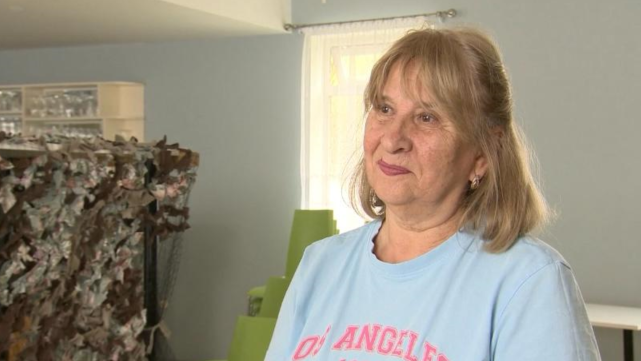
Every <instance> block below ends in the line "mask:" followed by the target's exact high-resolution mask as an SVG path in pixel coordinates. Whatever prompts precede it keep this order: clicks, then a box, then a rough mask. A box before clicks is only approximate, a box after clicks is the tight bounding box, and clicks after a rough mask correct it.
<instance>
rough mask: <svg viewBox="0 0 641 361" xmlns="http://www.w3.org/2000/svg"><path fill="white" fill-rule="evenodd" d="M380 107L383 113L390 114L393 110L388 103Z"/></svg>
mask: <svg viewBox="0 0 641 361" xmlns="http://www.w3.org/2000/svg"><path fill="white" fill-rule="evenodd" d="M378 109H379V111H380V112H381V113H383V114H388V113H390V112H391V111H392V108H390V107H388V106H387V105H381V106H380V107H379V108H378Z"/></svg>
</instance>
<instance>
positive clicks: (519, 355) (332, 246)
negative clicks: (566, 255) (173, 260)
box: [265, 221, 600, 361]
mask: <svg viewBox="0 0 641 361" xmlns="http://www.w3.org/2000/svg"><path fill="white" fill-rule="evenodd" d="M380 226H381V222H380V221H374V222H371V223H369V224H368V225H366V226H364V227H361V228H359V229H357V230H354V231H351V232H347V233H344V234H341V235H337V236H333V237H330V238H327V239H324V240H321V241H319V242H316V243H314V244H312V245H311V246H309V247H308V248H307V250H306V251H305V254H304V256H303V259H302V260H301V263H300V265H299V267H298V270H297V271H296V274H295V276H294V278H293V280H292V283H291V286H290V288H289V290H288V291H287V295H286V297H285V300H284V301H283V305H282V308H281V311H280V315H279V317H278V322H277V324H276V329H275V331H274V336H273V338H272V341H271V345H270V347H269V351H268V352H267V356H266V359H265V360H266V361H286V360H292V361H298V360H309V361H312V360H318V361H383V360H386V361H390V360H405V361H528V360H532V361H534V360H536V361H593V360H600V356H599V352H598V348H597V344H596V341H595V338H594V333H593V330H592V327H591V325H590V323H589V321H588V318H587V314H586V311H585V306H584V303H583V299H582V296H581V293H580V291H579V288H578V286H577V283H576V281H575V279H574V276H573V274H572V271H571V269H570V267H569V266H568V265H567V263H566V261H565V260H564V259H563V258H562V257H561V255H559V254H558V253H557V252H556V251H555V250H554V249H553V248H551V247H550V246H548V245H546V244H545V243H543V242H541V241H539V240H536V239H532V238H522V239H519V240H518V241H517V242H516V244H515V245H514V246H513V247H511V248H510V249H509V250H508V251H506V252H504V253H500V254H491V253H488V252H486V251H484V250H483V243H484V241H482V240H480V239H478V238H477V237H475V236H474V235H472V234H470V233H467V232H464V231H460V232H458V233H456V234H454V235H453V236H452V237H450V238H449V239H448V240H447V241H445V242H444V243H442V244H441V245H439V246H438V247H437V248H435V249H433V250H431V251H429V252H428V253H426V254H423V255H421V256H419V257H417V258H414V259H412V260H409V261H406V262H402V263H397V264H390V263H385V262H382V261H380V260H379V259H377V258H376V256H375V255H374V254H373V253H372V249H373V245H374V244H373V239H374V237H375V236H376V234H377V232H378V230H379V228H380Z"/></svg>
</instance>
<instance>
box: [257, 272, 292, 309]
mask: <svg viewBox="0 0 641 361" xmlns="http://www.w3.org/2000/svg"><path fill="white" fill-rule="evenodd" d="M290 282H291V278H287V277H270V278H269V280H267V285H266V286H265V294H264V296H263V300H262V302H261V306H260V311H259V312H258V316H259V317H272V318H276V317H278V312H279V311H280V305H281V304H282V303H283V299H284V298H285V293H286V292H287V288H288V287H289V283H290Z"/></svg>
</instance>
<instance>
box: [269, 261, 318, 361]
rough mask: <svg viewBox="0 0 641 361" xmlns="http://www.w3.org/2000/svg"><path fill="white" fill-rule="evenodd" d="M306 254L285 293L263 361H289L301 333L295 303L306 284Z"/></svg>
mask: <svg viewBox="0 0 641 361" xmlns="http://www.w3.org/2000/svg"><path fill="white" fill-rule="evenodd" d="M307 253H308V252H307V250H306V251H305V253H304V254H303V257H302V259H301V261H300V263H299V266H298V268H297V269H296V273H295V274H294V277H293V278H292V282H291V283H290V285H289V288H288V289H287V293H285V298H284V299H283V303H282V305H281V307H280V312H279V313H278V319H277V321H276V327H275V329H274V334H273V336H272V340H271V342H270V344H269V348H268V349H267V354H266V356H265V361H284V360H289V359H290V356H291V355H290V353H291V350H292V349H293V347H294V343H295V342H296V341H297V340H298V336H299V335H300V333H301V330H302V326H303V321H302V317H301V315H300V308H299V307H298V306H299V305H298V302H297V301H298V297H299V293H300V289H301V287H302V285H305V283H306V280H305V278H306V277H305V274H306V268H307V266H306V264H307V259H308V254H307Z"/></svg>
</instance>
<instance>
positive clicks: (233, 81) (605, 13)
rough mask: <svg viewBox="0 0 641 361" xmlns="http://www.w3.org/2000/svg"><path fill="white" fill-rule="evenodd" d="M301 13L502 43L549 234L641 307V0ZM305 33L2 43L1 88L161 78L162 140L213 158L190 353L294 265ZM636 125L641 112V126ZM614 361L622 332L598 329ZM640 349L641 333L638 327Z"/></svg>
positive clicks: (371, 3)
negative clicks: (474, 31)
mask: <svg viewBox="0 0 641 361" xmlns="http://www.w3.org/2000/svg"><path fill="white" fill-rule="evenodd" d="M292 6H293V19H294V22H296V23H303V22H322V21H339V20H350V19H362V18H369V17H378V16H391V15H404V14H414V13H421V12H429V11H435V10H445V9H448V8H455V9H457V10H458V11H459V13H460V16H459V18H457V19H456V20H454V21H452V23H458V24H460V23H466V24H476V25H480V26H482V27H484V28H486V29H488V30H490V31H491V32H492V33H493V34H494V35H495V36H496V38H497V40H498V42H499V44H500V45H501V47H502V50H503V52H504V55H505V60H506V63H507V65H508V68H509V71H510V74H511V76H512V79H513V85H514V91H515V97H516V112H517V115H518V119H519V122H520V123H521V124H522V125H523V127H524V128H525V129H526V132H527V134H528V136H529V138H530V140H531V142H532V143H533V146H534V148H535V150H536V151H537V153H538V156H539V160H540V163H541V168H542V176H543V180H544V183H545V184H544V186H545V193H546V195H547V197H548V199H549V200H550V202H551V204H552V205H553V206H554V207H555V209H556V210H557V211H558V212H559V217H558V219H557V221H556V222H555V223H554V224H553V225H552V226H551V227H550V228H549V230H548V232H547V233H546V234H545V235H544V238H545V239H546V240H547V241H548V242H549V243H551V244H552V245H554V246H555V247H556V248H557V249H559V250H560V251H561V252H562V253H563V254H564V256H565V257H566V258H567V259H568V260H569V262H570V263H571V264H572V265H573V268H574V270H575V273H576V276H577V279H578V281H579V284H580V285H581V287H582V290H583V294H584V297H585V299H586V300H587V301H588V302H595V303H596V302H600V303H611V304H620V305H627V306H637V307H641V283H640V282H638V281H637V279H636V276H637V275H639V274H641V263H640V262H638V257H637V255H639V254H641V242H639V240H638V237H639V236H638V231H637V228H638V227H637V225H638V224H639V223H640V221H639V220H641V208H640V207H639V204H641V182H640V181H639V179H641V164H640V162H639V156H638V154H639V151H638V150H637V145H638V138H639V136H641V125H640V124H639V122H638V120H639V115H638V111H637V106H638V104H641V66H639V65H638V64H639V60H638V59H641V43H640V41H639V39H638V34H640V33H641V23H640V22H639V21H638V18H639V16H641V3H639V2H638V1H636V0H612V1H609V2H607V3H606V2H602V1H595V0H591V1H584V0H564V1H562V2H561V1H552V0H542V1H508V0H458V1H443V0H434V1H429V2H426V1H424V0H399V1H385V0H342V1H338V0H327V3H326V4H322V3H321V1H320V0H293V1H292ZM301 51H302V39H301V37H300V36H299V35H280V36H269V37H252V38H238V39H227V40H218V41H209V42H204V41H203V42H181V43H167V44H137V45H136V44H134V45H118V46H95V47H79V48H63V49H41V50H27V51H24V50H23V51H5V52H0V84H6V83H24V82H50V81H51V82H53V81H88V80H132V81H141V82H144V83H145V84H146V96H147V99H146V111H147V137H148V138H158V137H160V136H162V135H163V134H167V135H168V136H169V140H170V141H178V142H180V143H181V144H182V145H184V146H187V147H189V148H192V149H195V150H197V151H199V152H201V154H202V165H201V168H200V172H199V178H198V183H197V185H196V188H195V190H194V193H193V196H192V202H191V205H192V215H193V216H192V220H191V223H192V226H193V228H192V229H191V230H189V231H188V232H187V234H186V236H185V252H184V257H183V263H182V265H181V272H180V275H179V279H178V285H177V289H176V293H175V294H174V298H173V302H172V305H171V314H170V325H171V326H172V330H173V333H174V334H173V337H172V343H173V345H174V346H175V348H176V351H177V353H178V355H179V356H180V357H181V359H184V360H204V359H208V358H221V357H225V355H226V349H227V345H228V343H229V340H230V339H231V332H232V329H233V323H234V319H235V317H236V315H237V314H240V313H242V312H244V310H245V305H246V303H245V296H244V295H245V292H246V290H247V289H249V288H250V287H252V286H255V285H260V284H263V283H264V282H265V280H266V278H267V276H269V275H278V274H282V273H283V271H284V259H285V257H284V253H285V249H286V243H287V238H288V235H289V225H290V222H291V215H292V211H293V209H294V208H296V207H297V206H298V205H299V192H300V184H299V175H298V171H299V163H298V162H299V160H298V152H299V140H298V137H299V131H300V129H299V114H300V101H299V89H300V75H299V73H300V55H301ZM635 121H636V122H635ZM597 337H598V341H599V345H600V347H601V350H602V355H603V358H604V360H607V361H610V360H612V361H614V360H620V359H622V352H621V335H620V333H619V332H615V331H611V330H602V329H597ZM635 337H636V339H635V341H636V344H637V352H636V354H637V357H641V353H640V352H639V351H640V350H639V347H638V346H639V345H641V338H640V337H639V335H636V336H635Z"/></svg>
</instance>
